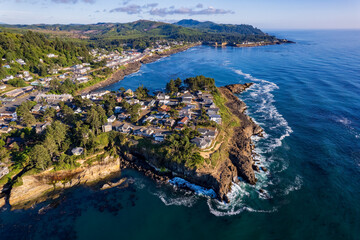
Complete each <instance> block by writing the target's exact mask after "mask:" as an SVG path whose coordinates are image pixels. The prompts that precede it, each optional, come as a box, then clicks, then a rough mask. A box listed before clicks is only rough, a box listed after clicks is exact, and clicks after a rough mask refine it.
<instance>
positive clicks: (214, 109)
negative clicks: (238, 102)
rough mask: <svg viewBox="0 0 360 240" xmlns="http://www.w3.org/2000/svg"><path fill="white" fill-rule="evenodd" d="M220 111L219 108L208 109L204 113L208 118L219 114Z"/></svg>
mask: <svg viewBox="0 0 360 240" xmlns="http://www.w3.org/2000/svg"><path fill="white" fill-rule="evenodd" d="M219 111H220V109H219V108H209V109H208V110H207V111H206V113H207V114H208V115H209V116H210V115H218V114H219Z"/></svg>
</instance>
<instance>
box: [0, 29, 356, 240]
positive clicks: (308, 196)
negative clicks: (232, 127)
mask: <svg viewBox="0 0 360 240" xmlns="http://www.w3.org/2000/svg"><path fill="white" fill-rule="evenodd" d="M270 33H271V34H274V35H276V36H278V37H283V38H287V39H289V40H293V41H295V42H296V44H284V45H274V46H264V47H254V48H232V47H226V48H213V47H209V46H198V47H195V48H192V49H189V50H187V51H186V52H182V53H177V54H175V55H172V56H170V57H167V58H163V59H160V60H159V61H157V62H154V63H151V64H147V65H143V66H142V67H141V70H140V71H139V72H137V73H135V74H132V75H129V76H127V77H126V78H125V79H124V80H123V81H120V82H118V83H116V84H113V85H110V86H108V87H106V88H105V89H108V90H117V89H119V88H120V87H125V88H131V89H136V88H137V87H138V86H140V85H142V84H143V85H144V86H146V87H148V88H149V89H150V90H156V89H160V88H163V87H164V86H165V83H166V82H167V81H169V80H170V79H175V78H177V77H180V78H182V79H184V78H186V77H192V76H196V75H204V76H207V77H212V78H215V80H216V84H217V85H218V86H224V85H227V84H232V83H245V82H253V83H255V84H254V85H253V86H252V87H251V88H250V89H249V90H248V91H246V92H245V93H243V94H241V95H239V97H240V99H242V100H243V101H244V102H245V103H246V104H247V106H248V109H247V113H248V114H249V115H250V116H251V117H252V118H253V119H254V120H255V121H256V122H257V123H258V124H259V125H260V126H261V127H262V128H263V129H264V130H265V133H266V134H265V137H264V138H254V139H253V140H254V143H255V146H256V148H255V151H256V153H257V155H256V158H257V159H258V160H259V161H261V163H262V164H263V165H264V166H266V168H267V169H268V170H269V171H268V172H266V173H264V172H261V173H258V174H257V178H258V184H257V185H256V186H250V185H248V184H246V183H240V184H237V185H234V186H233V189H232V191H231V193H229V197H230V199H231V203H230V204H225V203H221V202H218V201H217V200H214V199H211V198H209V197H207V196H203V195H201V194H194V193H193V192H189V191H186V190H183V189H178V188H176V187H175V186H173V185H171V184H156V183H155V182H153V181H152V180H151V179H148V178H147V177H145V176H144V175H142V174H141V173H138V172H136V171H134V170H125V171H122V173H121V176H118V178H119V177H126V178H127V179H128V180H129V186H128V187H126V188H114V189H109V190H105V191H100V190H99V188H98V187H97V186H94V187H77V188H73V189H71V190H68V191H66V193H65V194H64V195H62V197H61V198H60V200H61V201H59V203H58V205H57V206H56V207H55V208H51V209H47V210H46V211H45V213H43V214H39V209H41V208H43V207H44V206H47V205H48V204H49V202H45V203H41V204H38V205H36V206H34V207H33V208H32V209H28V210H15V211H10V210H9V209H5V210H0V239H2V240H3V239H326V240H329V239H360V31H359V30H333V31H330V30H329V31H325V30H318V31H315V30H312V31H272V32H270ZM260 189H263V190H264V191H259V190H260Z"/></svg>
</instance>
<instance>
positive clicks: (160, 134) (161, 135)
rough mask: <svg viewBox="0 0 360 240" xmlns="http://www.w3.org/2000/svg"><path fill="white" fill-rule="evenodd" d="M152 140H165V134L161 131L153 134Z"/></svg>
mask: <svg viewBox="0 0 360 240" xmlns="http://www.w3.org/2000/svg"><path fill="white" fill-rule="evenodd" d="M154 140H155V141H156V142H163V141H164V140H165V135H164V134H162V133H157V134H154Z"/></svg>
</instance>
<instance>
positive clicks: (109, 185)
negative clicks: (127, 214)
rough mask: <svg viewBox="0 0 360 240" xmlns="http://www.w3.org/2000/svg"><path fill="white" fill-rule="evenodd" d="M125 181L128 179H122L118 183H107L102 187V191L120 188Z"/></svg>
mask: <svg viewBox="0 0 360 240" xmlns="http://www.w3.org/2000/svg"><path fill="white" fill-rule="evenodd" d="M125 181H126V178H122V179H120V180H119V181H117V182H116V183H113V182H108V183H105V184H104V185H103V186H102V187H101V190H106V189H110V188H114V187H117V186H120V185H121V184H123V183H124V182H125Z"/></svg>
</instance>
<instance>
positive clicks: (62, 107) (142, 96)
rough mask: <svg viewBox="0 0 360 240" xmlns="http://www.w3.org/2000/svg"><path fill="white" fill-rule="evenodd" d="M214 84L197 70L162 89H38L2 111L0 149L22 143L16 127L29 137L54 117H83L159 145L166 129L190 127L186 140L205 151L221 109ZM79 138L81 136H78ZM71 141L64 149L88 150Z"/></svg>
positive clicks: (68, 120)
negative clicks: (70, 91) (79, 91)
mask: <svg viewBox="0 0 360 240" xmlns="http://www.w3.org/2000/svg"><path fill="white" fill-rule="evenodd" d="M199 85H200V86H202V87H198V86H199ZM213 86H214V80H213V79H209V78H205V77H203V76H198V77H196V78H189V79H186V80H184V82H183V81H182V80H181V79H179V78H178V79H176V80H171V81H170V82H169V83H167V85H166V88H164V90H162V91H155V92H154V94H153V95H152V94H150V93H149V90H148V89H147V88H146V87H144V86H139V87H138V88H137V89H136V90H134V91H133V90H131V89H127V90H125V89H119V91H117V92H110V91H97V92H93V93H89V94H83V95H78V96H75V97H73V96H72V95H71V94H38V95H36V96H35V97H34V98H33V99H32V101H26V102H23V103H22V104H21V105H20V106H19V107H17V109H16V110H15V111H14V112H9V113H4V112H3V113H1V115H0V118H1V125H2V127H1V132H2V133H3V136H2V139H3V140H2V141H3V144H2V146H1V149H2V151H3V152H7V153H8V154H9V152H12V151H13V150H14V149H15V150H17V149H19V148H20V149H22V148H24V144H25V140H24V137H21V136H20V137H18V135H19V131H20V132H24V131H28V133H27V134H28V135H32V136H31V138H33V137H34V135H35V136H42V135H44V133H47V132H48V130H47V129H48V128H49V127H50V128H52V127H54V126H53V125H54V124H55V123H54V122H58V123H59V124H62V125H64V126H65V125H68V126H70V127H72V128H77V127H79V128H80V127H81V126H80V125H83V124H82V123H87V124H89V126H90V128H91V130H92V132H93V133H95V135H98V134H99V132H103V133H104V134H105V133H110V132H113V131H115V132H118V133H120V134H123V135H125V136H129V137H131V136H134V137H135V138H132V139H133V140H138V139H139V137H140V138H145V139H148V140H149V141H151V142H152V144H160V145H161V144H162V143H163V142H164V141H165V140H166V139H168V138H169V137H170V136H171V135H173V134H180V133H181V132H182V131H185V130H186V129H188V130H189V131H193V134H192V137H191V138H190V139H189V141H190V142H191V144H193V145H194V146H196V147H197V149H199V150H198V151H208V150H210V149H212V148H214V145H215V142H216V141H215V140H216V138H217V136H218V133H219V130H220V126H221V124H222V117H221V115H220V109H219V107H218V106H217V105H216V104H215V101H214V96H213V94H212V93H213V91H214V87H213ZM79 122H80V123H79ZM55 125H56V124H55ZM26 129H27V130H26ZM29 131H30V132H29ZM86 134H89V132H87V133H86ZM20 135H21V134H20ZM22 135H24V133H22ZM83 135H84V134H83ZM136 137H137V138H136ZM25 138H26V137H25ZM35 138H39V137H35ZM40 138H41V137H40ZM83 138H84V136H80V142H82V141H83V140H84V139H83ZM85 138H86V137H85ZM45 141H46V140H45ZM71 141H72V143H71V144H70V146H68V147H69V148H68V149H67V151H65V153H66V154H67V155H69V156H71V155H73V156H80V155H81V156H82V155H83V154H84V152H86V151H89V149H86V146H84V145H82V146H81V144H79V145H76V142H77V141H76V140H74V139H71ZM3 154H4V155H6V154H5V153H3ZM6 156H8V155H6ZM2 157H3V156H2ZM55 159H56V158H55ZM55 159H53V160H52V161H56V160H55ZM8 165H9V162H8ZM10 165H11V164H10ZM0 169H1V175H0V179H1V177H2V176H5V175H6V174H8V173H9V169H8V167H7V165H5V164H3V165H2V166H1V167H0Z"/></svg>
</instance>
